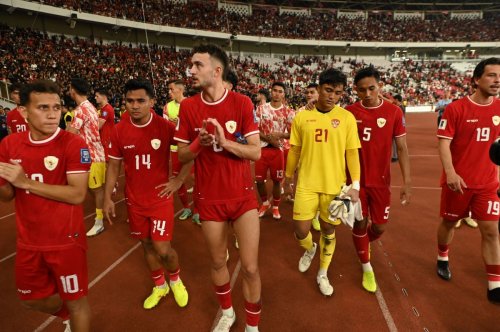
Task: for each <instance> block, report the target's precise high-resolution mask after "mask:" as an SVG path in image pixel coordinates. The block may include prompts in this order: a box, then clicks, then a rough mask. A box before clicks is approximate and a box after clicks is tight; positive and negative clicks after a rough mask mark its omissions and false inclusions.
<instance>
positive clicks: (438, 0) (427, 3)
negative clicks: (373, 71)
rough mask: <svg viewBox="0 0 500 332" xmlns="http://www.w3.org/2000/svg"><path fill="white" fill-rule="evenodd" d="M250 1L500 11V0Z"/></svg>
mask: <svg viewBox="0 0 500 332" xmlns="http://www.w3.org/2000/svg"><path fill="white" fill-rule="evenodd" d="M249 2H251V3H255V4H258V3H265V4H272V5H279V6H297V7H313V6H314V7H323V8H335V9H343V10H418V11H422V10H423V11H450V10H483V11H500V0H476V1H452V0H413V1H402V0H388V1H378V0H364V1H352V0H301V1H290V0H253V1H249Z"/></svg>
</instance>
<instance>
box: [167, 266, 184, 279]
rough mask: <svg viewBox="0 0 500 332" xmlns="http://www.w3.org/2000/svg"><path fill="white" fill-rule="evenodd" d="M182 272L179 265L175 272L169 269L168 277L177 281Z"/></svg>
mask: <svg viewBox="0 0 500 332" xmlns="http://www.w3.org/2000/svg"><path fill="white" fill-rule="evenodd" d="M180 273H181V268H180V267H178V268H177V270H175V271H173V272H171V271H168V278H169V279H170V281H172V282H175V281H177V280H179V274H180Z"/></svg>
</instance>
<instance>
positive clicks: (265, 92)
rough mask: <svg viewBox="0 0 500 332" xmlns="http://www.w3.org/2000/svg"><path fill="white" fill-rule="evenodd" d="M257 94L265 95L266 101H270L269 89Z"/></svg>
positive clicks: (260, 90) (261, 90)
mask: <svg viewBox="0 0 500 332" xmlns="http://www.w3.org/2000/svg"><path fill="white" fill-rule="evenodd" d="M257 93H260V94H261V95H264V97H266V101H268V100H269V90H267V89H259V91H258V92H257Z"/></svg>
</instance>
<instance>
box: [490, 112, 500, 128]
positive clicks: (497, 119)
mask: <svg viewBox="0 0 500 332" xmlns="http://www.w3.org/2000/svg"><path fill="white" fill-rule="evenodd" d="M491 119H492V120H493V124H494V125H495V126H498V124H500V116H498V115H494V116H493V118H491Z"/></svg>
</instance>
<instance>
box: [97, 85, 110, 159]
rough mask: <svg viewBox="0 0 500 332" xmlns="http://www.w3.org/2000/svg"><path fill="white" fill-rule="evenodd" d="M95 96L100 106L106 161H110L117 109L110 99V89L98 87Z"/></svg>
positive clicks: (100, 127) (100, 129)
mask: <svg viewBox="0 0 500 332" xmlns="http://www.w3.org/2000/svg"><path fill="white" fill-rule="evenodd" d="M94 96H95V101H96V102H97V106H99V135H100V136H101V144H102V146H103V148H104V154H105V158H106V161H108V159H109V157H108V152H109V144H110V140H111V133H112V132H113V130H114V127H115V110H114V109H113V106H111V104H110V103H109V101H108V97H109V91H108V90H107V89H105V88H99V89H97V90H96V91H95V94H94Z"/></svg>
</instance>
